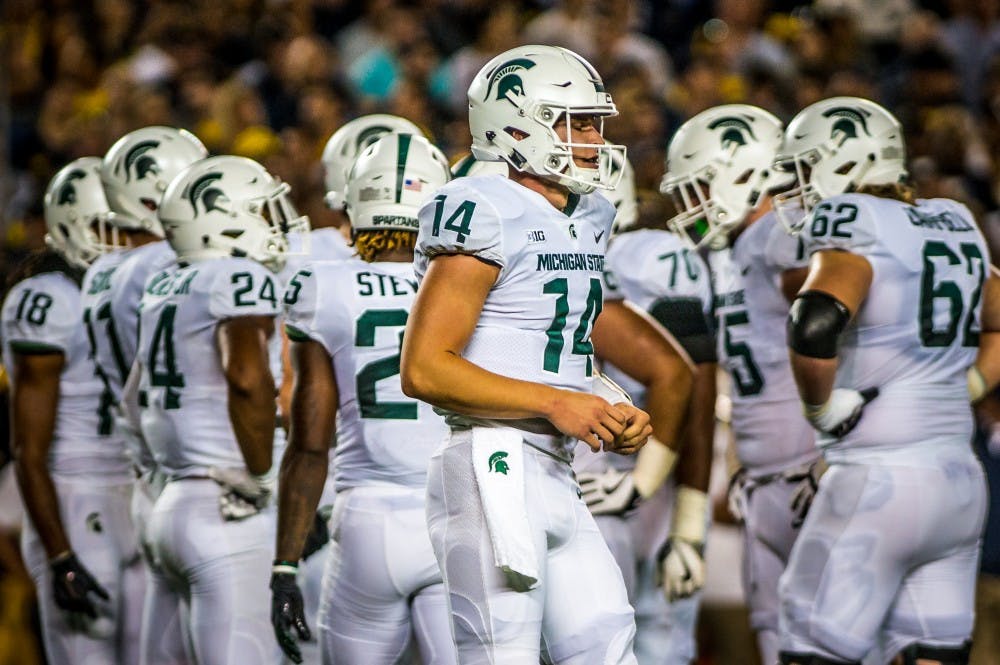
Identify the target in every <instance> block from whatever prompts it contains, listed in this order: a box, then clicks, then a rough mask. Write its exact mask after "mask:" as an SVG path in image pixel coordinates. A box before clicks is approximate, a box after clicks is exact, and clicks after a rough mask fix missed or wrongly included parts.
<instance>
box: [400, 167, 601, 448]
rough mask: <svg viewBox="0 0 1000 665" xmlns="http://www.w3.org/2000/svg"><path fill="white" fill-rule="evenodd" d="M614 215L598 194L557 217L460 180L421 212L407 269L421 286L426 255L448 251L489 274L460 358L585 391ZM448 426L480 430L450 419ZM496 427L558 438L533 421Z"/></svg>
mask: <svg viewBox="0 0 1000 665" xmlns="http://www.w3.org/2000/svg"><path fill="white" fill-rule="evenodd" d="M567 213H568V214H567ZM614 215H615V209H614V206H612V205H611V203H609V202H608V200H607V199H605V198H604V197H603V196H601V195H599V194H598V195H593V194H589V195H585V196H576V195H571V196H570V202H569V205H568V206H567V210H566V211H560V210H557V209H556V208H554V207H553V206H552V205H551V204H549V203H548V201H547V200H546V199H545V198H544V197H542V195H541V194H538V193H536V192H533V191H532V190H530V189H528V188H526V187H524V186H522V185H519V184H517V183H515V182H513V181H511V180H509V179H507V178H506V177H504V176H500V175H486V176H473V177H468V178H460V179H458V180H453V181H452V182H449V183H448V184H446V185H445V186H444V187H442V188H441V189H439V190H437V195H436V196H434V198H432V199H430V200H429V201H428V202H427V203H425V204H424V206H423V207H422V208H421V209H420V215H419V217H420V235H419V238H418V241H417V248H416V254H415V257H414V267H415V269H416V273H417V276H418V277H420V278H422V277H423V275H424V274H425V273H426V272H427V267H428V265H429V263H430V261H431V259H433V257H434V256H436V255H438V254H456V253H457V254H469V255H472V256H475V257H477V258H479V259H481V260H482V261H485V262H487V263H491V264H494V265H496V266H498V267H499V268H500V274H499V276H498V277H497V281H496V283H495V284H494V285H493V288H492V289H491V290H490V292H489V294H488V295H487V297H486V302H485V303H484V304H483V309H482V312H481V314H480V316H479V321H478V322H477V324H476V328H475V331H474V332H473V334H472V338H471V339H470V340H469V344H468V345H467V346H466V348H465V351H464V352H463V356H464V357H465V358H467V359H468V360H469V361H471V362H473V363H475V364H476V365H478V366H480V367H483V368H484V369H487V370H489V371H491V372H494V373H497V374H501V375H503V376H508V377H512V378H517V379H522V380H527V381H535V382H538V383H544V384H548V385H551V386H555V387H558V388H565V389H569V390H577V391H584V392H589V391H590V387H591V382H592V376H593V362H594V361H593V351H594V350H593V346H592V345H591V343H590V331H591V328H592V326H593V323H594V320H595V319H596V318H597V315H598V314H600V312H601V307H602V305H603V298H604V292H603V286H602V273H603V271H604V252H605V249H606V247H607V242H608V235H609V233H610V229H611V223H612V220H613V219H614ZM452 419H454V420H452ZM449 421H450V422H454V423H455V424H457V425H459V426H461V425H462V424H465V425H468V424H471V423H474V422H482V421H479V420H476V419H472V418H469V417H466V416H458V415H457V414H450V415H449ZM503 424H504V425H505V426H510V427H518V428H521V429H524V430H525V431H529V432H536V433H539V434H545V435H557V434H558V432H557V431H556V430H555V428H554V427H553V426H552V425H551V423H549V422H548V421H546V420H542V419H534V420H522V421H503ZM538 443H539V445H541V446H544V447H548V448H550V449H552V450H551V452H555V453H557V454H559V455H560V456H562V457H564V458H567V459H568V458H569V456H570V455H571V454H572V451H567V450H565V449H564V448H565V443H566V442H565V441H563V439H562V436H561V435H558V436H556V437H555V439H547V440H545V441H541V440H540V441H539V442H538Z"/></svg>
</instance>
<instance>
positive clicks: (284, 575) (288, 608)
mask: <svg viewBox="0 0 1000 665" xmlns="http://www.w3.org/2000/svg"><path fill="white" fill-rule="evenodd" d="M294 571H295V566H292V565H289V564H281V565H276V566H275V567H274V572H272V573H271V625H272V626H273V627H274V636H275V638H277V640H278V645H279V646H280V647H281V650H282V651H284V652H285V655H286V656H288V657H289V658H290V659H291V660H292V662H294V663H301V662H302V652H301V651H300V650H299V645H298V643H297V642H296V641H295V637H294V636H293V635H292V631H291V629H292V628H294V629H295V632H296V633H297V634H298V636H299V639H300V640H308V639H310V638H311V637H312V635H311V633H310V632H309V626H308V625H306V613H305V609H304V604H303V602H302V591H301V590H299V585H298V583H297V582H296V581H295V572H294Z"/></svg>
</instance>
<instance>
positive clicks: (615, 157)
mask: <svg viewBox="0 0 1000 665" xmlns="http://www.w3.org/2000/svg"><path fill="white" fill-rule="evenodd" d="M601 159H610V160H611V164H610V165H609V167H608V168H609V169H610V171H611V173H612V174H615V173H617V172H618V171H621V176H620V180H619V181H618V186H617V187H615V188H614V189H608V190H601V193H602V194H603V195H604V197H605V198H606V199H607V200H609V201H611V203H613V204H614V206H615V221H614V223H613V224H612V225H611V235H616V234H618V233H621V232H622V231H627V230H629V229H630V228H632V227H633V226H635V223H636V222H638V221H639V199H638V196H637V195H636V191H635V169H633V168H632V163H631V162H629V161H628V159H626V158H625V156H624V155H622V154H619V153H601Z"/></svg>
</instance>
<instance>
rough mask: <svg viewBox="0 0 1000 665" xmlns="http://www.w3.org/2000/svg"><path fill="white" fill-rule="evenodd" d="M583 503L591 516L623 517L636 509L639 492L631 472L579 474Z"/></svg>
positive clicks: (611, 471) (610, 471) (609, 470)
mask: <svg viewBox="0 0 1000 665" xmlns="http://www.w3.org/2000/svg"><path fill="white" fill-rule="evenodd" d="M576 480H577V482H578V483H580V492H581V498H582V499H583V502H584V503H586V504H587V508H588V509H590V514H591V515H622V514H624V513H625V512H627V511H629V510H631V509H632V508H635V506H636V504H637V503H638V502H639V491H638V490H637V489H636V488H635V483H634V482H633V481H632V472H631V471H618V470H616V469H608V470H607V471H605V472H604V473H578V474H577V475H576Z"/></svg>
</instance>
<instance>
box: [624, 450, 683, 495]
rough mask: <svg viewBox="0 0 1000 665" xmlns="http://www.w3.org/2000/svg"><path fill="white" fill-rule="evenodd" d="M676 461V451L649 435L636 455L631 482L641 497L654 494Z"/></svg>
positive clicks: (668, 475)
mask: <svg viewBox="0 0 1000 665" xmlns="http://www.w3.org/2000/svg"><path fill="white" fill-rule="evenodd" d="M676 462H677V453H675V452H674V451H673V450H671V449H670V448H669V447H667V444H665V443H663V442H662V441H660V440H659V439H657V438H656V437H653V436H651V437H649V440H648V441H647V442H646V445H645V446H643V447H642V450H640V451H639V454H638V455H636V461H635V469H634V470H633V471H632V482H633V484H634V486H635V490H636V491H637V492H638V493H639V496H641V497H642V498H643V499H648V498H649V497H651V496H653V495H654V494H656V490H658V489H660V486H662V485H663V482H664V481H665V480H666V479H667V478H669V477H670V472H671V471H673V470H674V464H675V463H676Z"/></svg>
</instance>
